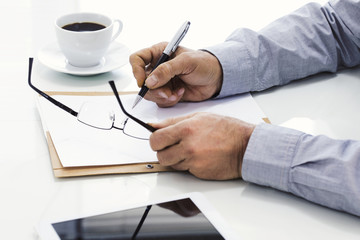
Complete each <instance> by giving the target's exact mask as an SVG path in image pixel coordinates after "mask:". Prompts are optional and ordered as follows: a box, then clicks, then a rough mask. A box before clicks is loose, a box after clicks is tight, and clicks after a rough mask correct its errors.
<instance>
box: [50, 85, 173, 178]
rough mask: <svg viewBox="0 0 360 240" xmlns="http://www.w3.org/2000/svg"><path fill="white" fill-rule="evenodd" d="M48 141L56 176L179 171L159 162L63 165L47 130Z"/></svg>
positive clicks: (85, 93)
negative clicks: (83, 165) (84, 165)
mask: <svg viewBox="0 0 360 240" xmlns="http://www.w3.org/2000/svg"><path fill="white" fill-rule="evenodd" d="M45 93H46V94H48V95H50V96H52V95H70V96H109V95H113V94H114V93H113V92H56V91H51V92H50V91H47V92H45ZM134 93H137V92H119V94H120V95H125V94H134ZM45 135H46V141H47V145H48V148H49V154H50V161H51V165H52V169H53V173H54V176H55V177H58V178H65V177H80V176H91V175H107V174H126V173H154V172H164V171H166V172H168V171H177V170H175V169H173V168H171V167H165V166H162V165H160V164H159V163H157V162H148V163H134V164H120V165H104V166H86V167H63V165H62V164H61V161H60V158H59V155H58V154H57V151H56V146H55V145H54V142H53V141H52V138H51V133H50V132H49V131H48V130H46V131H45Z"/></svg>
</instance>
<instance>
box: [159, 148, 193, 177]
mask: <svg viewBox="0 0 360 240" xmlns="http://www.w3.org/2000/svg"><path fill="white" fill-rule="evenodd" d="M182 156H183V149H182V147H181V143H177V144H174V145H172V146H171V147H168V148H165V149H163V150H160V151H158V152H157V158H158V160H159V163H160V164H161V165H163V166H171V167H172V168H174V169H176V170H184V171H185V170H188V168H187V166H186V164H184V157H182Z"/></svg>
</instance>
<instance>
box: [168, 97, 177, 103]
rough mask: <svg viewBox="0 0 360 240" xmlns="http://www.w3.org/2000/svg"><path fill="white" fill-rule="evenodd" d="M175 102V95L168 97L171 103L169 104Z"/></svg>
mask: <svg viewBox="0 0 360 240" xmlns="http://www.w3.org/2000/svg"><path fill="white" fill-rule="evenodd" d="M176 100H177V97H176V96H175V95H171V96H170V97H169V101H171V102H174V101H176Z"/></svg>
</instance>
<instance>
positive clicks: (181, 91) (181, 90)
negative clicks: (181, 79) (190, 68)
mask: <svg viewBox="0 0 360 240" xmlns="http://www.w3.org/2000/svg"><path fill="white" fill-rule="evenodd" d="M184 92H185V88H180V89H179V90H178V91H177V93H176V94H177V95H178V96H179V97H180V96H181V95H183V94H184Z"/></svg>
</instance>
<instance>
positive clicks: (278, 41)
mask: <svg viewBox="0 0 360 240" xmlns="http://www.w3.org/2000/svg"><path fill="white" fill-rule="evenodd" d="M358 19H360V0H333V1H330V2H329V3H327V4H326V5H324V6H321V5H319V4H317V3H309V4H307V5H305V6H304V7H302V8H300V9H298V10H297V11H294V12H293V13H291V14H289V15H287V16H284V17H282V18H280V19H278V20H276V21H274V22H273V23H271V24H269V25H268V26H267V27H265V28H264V29H262V30H260V31H259V32H254V31H252V30H249V29H244V28H242V29H237V30H235V31H234V32H233V33H232V34H231V35H230V36H229V37H228V38H227V39H226V41H225V42H224V43H221V44H219V45H216V46H212V47H209V48H205V50H206V51H209V52H211V53H212V54H213V55H215V56H216V57H217V58H218V59H219V62H220V64H221V66H222V69H223V85H222V89H221V91H220V94H219V95H218V97H225V96H228V95H233V94H238V93H243V92H249V91H261V90H264V89H267V88H269V87H272V86H275V85H283V84H286V83H288V82H290V81H292V80H296V79H301V78H304V77H307V76H310V75H313V74H316V73H319V72H335V71H337V70H338V69H339V68H342V67H353V66H356V65H358V64H360V49H359V48H360V24H359V22H358Z"/></svg>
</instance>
